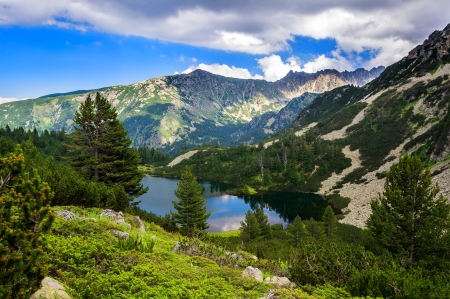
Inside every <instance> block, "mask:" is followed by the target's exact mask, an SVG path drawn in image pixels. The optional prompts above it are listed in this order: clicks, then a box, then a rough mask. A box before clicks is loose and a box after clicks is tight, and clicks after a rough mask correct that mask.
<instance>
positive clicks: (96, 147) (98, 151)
mask: <svg viewBox="0 0 450 299" xmlns="http://www.w3.org/2000/svg"><path fill="white" fill-rule="evenodd" d="M74 123H75V125H74V132H73V133H72V134H71V136H70V137H71V139H72V141H73V143H74V145H69V149H70V150H71V152H72V154H73V156H71V157H70V158H71V159H72V162H73V163H72V165H73V166H74V167H76V168H77V169H79V170H81V171H82V172H83V173H85V175H86V176H87V177H88V178H90V179H92V180H94V181H96V182H104V183H105V184H106V185H108V186H114V185H120V186H122V187H123V188H124V190H125V192H126V193H127V194H128V195H129V196H130V197H138V196H140V195H142V194H144V193H145V192H147V188H144V187H143V186H142V184H141V183H140V181H141V179H142V174H141V173H140V172H139V169H138V165H139V164H140V163H141V160H140V157H139V154H138V153H137V151H136V150H134V149H131V148H129V146H130V145H131V140H130V139H129V138H128V137H127V131H126V130H125V128H124V126H123V124H122V123H120V122H119V120H118V119H117V111H116V109H115V108H113V107H112V106H111V103H110V102H109V101H108V100H107V99H106V98H105V97H103V96H101V95H100V94H99V93H97V94H96V96H95V100H92V98H91V96H90V95H89V96H88V97H87V98H86V101H85V102H84V103H82V104H81V105H80V108H79V110H78V111H77V112H75V115H74ZM130 199H131V198H130Z"/></svg>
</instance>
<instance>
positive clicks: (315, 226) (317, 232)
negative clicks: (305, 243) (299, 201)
mask: <svg viewBox="0 0 450 299" xmlns="http://www.w3.org/2000/svg"><path fill="white" fill-rule="evenodd" d="M305 228H306V232H307V233H308V235H309V236H310V237H311V238H312V239H313V240H321V239H322V238H323V235H324V231H323V227H322V224H321V223H320V222H317V221H316V220H314V218H312V217H311V218H310V219H309V220H308V221H305Z"/></svg>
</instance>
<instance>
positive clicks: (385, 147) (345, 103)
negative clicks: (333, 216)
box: [293, 25, 450, 227]
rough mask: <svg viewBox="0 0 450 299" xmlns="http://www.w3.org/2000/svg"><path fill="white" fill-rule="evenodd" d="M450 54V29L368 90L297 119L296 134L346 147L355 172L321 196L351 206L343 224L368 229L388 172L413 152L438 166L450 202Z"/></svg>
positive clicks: (320, 101) (334, 96)
mask: <svg viewBox="0 0 450 299" xmlns="http://www.w3.org/2000/svg"><path fill="white" fill-rule="evenodd" d="M449 54H450V25H448V26H447V27H446V28H445V29H444V30H442V31H435V32H434V33H432V34H431V35H430V36H429V38H428V39H427V40H425V42H424V43H423V45H419V46H417V47H416V48H415V49H413V50H412V51H411V52H410V53H409V55H408V56H407V57H405V58H403V59H402V60H400V61H399V62H397V63H395V64H393V65H391V66H389V67H387V68H386V70H385V71H384V72H383V73H382V74H381V75H380V76H379V77H378V78H376V79H374V80H373V81H372V82H370V83H369V84H367V85H366V86H364V87H352V88H350V87H342V88H338V89H335V90H333V91H330V92H327V93H324V94H322V95H320V96H318V97H317V98H316V99H315V100H314V101H313V102H312V103H311V104H310V105H309V106H308V107H307V108H305V109H304V110H303V111H302V112H301V113H300V114H299V115H298V117H297V119H296V121H295V125H294V126H293V129H294V130H298V129H301V128H303V127H305V126H307V125H310V126H313V128H312V129H311V130H312V131H314V132H316V133H317V134H319V135H321V138H323V139H326V140H338V139H339V140H341V142H343V143H344V144H346V145H347V147H346V148H345V149H344V151H343V153H344V154H345V155H346V156H347V157H348V158H351V159H352V166H351V168H349V169H351V170H350V171H345V170H344V171H343V172H342V173H340V174H333V175H332V176H331V177H330V178H328V179H327V180H325V181H323V182H322V188H321V189H320V191H319V192H320V193H328V192H339V194H340V195H342V196H346V197H349V198H351V199H352V201H351V202H350V205H349V207H348V210H349V214H348V215H346V217H345V219H344V220H343V222H344V223H350V224H354V225H357V226H360V227H363V226H364V225H365V220H366V219H367V217H368V216H369V215H370V213H371V211H370V206H369V203H370V200H371V199H373V198H375V197H377V196H378V193H381V192H382V191H383V186H384V181H385V179H384V176H385V172H386V171H388V170H389V168H390V166H391V165H392V164H393V163H394V162H396V161H398V157H399V156H400V155H401V154H402V153H404V152H406V151H408V152H413V153H416V154H417V155H419V156H420V157H422V160H423V161H426V162H427V163H428V164H429V165H430V166H432V168H431V171H432V173H434V178H433V179H434V181H436V182H438V183H439V184H440V186H441V192H442V194H443V195H444V196H446V197H448V196H449V195H450V183H449V182H450V168H449V166H450V165H449V153H450V79H449V77H450V64H449V63H450V55H449Z"/></svg>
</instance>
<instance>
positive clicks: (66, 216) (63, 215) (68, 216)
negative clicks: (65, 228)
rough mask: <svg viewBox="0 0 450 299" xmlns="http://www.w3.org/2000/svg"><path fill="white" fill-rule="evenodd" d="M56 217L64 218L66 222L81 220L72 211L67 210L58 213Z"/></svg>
mask: <svg viewBox="0 0 450 299" xmlns="http://www.w3.org/2000/svg"><path fill="white" fill-rule="evenodd" d="M56 216H58V217H61V218H64V219H66V220H72V219H79V218H80V217H78V216H77V215H75V214H74V213H72V212H70V211H67V210H62V211H58V212H56Z"/></svg>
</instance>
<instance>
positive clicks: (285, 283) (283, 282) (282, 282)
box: [264, 276, 295, 289]
mask: <svg viewBox="0 0 450 299" xmlns="http://www.w3.org/2000/svg"><path fill="white" fill-rule="evenodd" d="M264 282H266V283H271V284H273V285H274V286H276V287H277V288H278V289H282V288H293V287H295V284H294V283H292V282H291V281H290V280H289V279H288V278H287V277H278V276H274V277H272V278H271V277H266V279H264Z"/></svg>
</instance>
